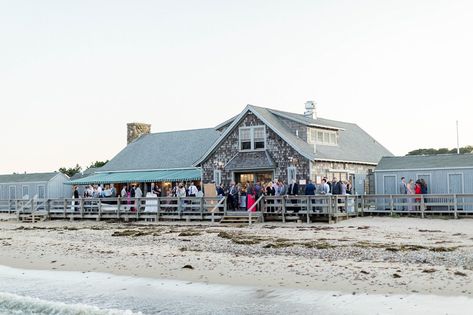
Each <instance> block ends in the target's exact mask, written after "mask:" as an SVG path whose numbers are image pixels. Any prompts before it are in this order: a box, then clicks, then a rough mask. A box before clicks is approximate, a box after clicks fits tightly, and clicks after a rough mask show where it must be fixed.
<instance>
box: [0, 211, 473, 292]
mask: <svg viewBox="0 0 473 315" xmlns="http://www.w3.org/2000/svg"><path fill="white" fill-rule="evenodd" d="M0 250H1V251H0V252H1V256H0V265H5V266H10V267H15V268H24V269H45V270H64V271H82V272H107V273H112V274H117V275H130V276H140V277H153V278H162V279H176V280H185V281H192V282H202V283H217V284H231V285H246V286H255V287H262V288H277V287H284V288H303V289H315V290H324V291H335V292H341V293H349V294H362V293H369V294H412V293H418V294H427V295H430V294H433V295H447V296H466V297H471V296H472V293H473V281H471V278H472V277H473V220H469V219H462V220H442V219H417V218H388V217H364V218H355V219H350V220H347V221H343V222H340V223H337V224H331V225H328V224H325V223H313V224H309V225H308V224H292V223H287V224H281V223H275V224H273V223H267V224H255V225H252V226H250V227H248V226H245V227H228V226H221V225H218V224H216V225H208V224H179V225H177V224H176V223H159V224H151V223H149V224H145V223H141V224H136V223H135V224H125V223H107V222H92V221H89V222H84V221H81V222H79V221H76V222H69V221H50V222H39V223H35V224H28V223H18V222H16V221H13V220H12V219H11V218H10V217H8V216H7V215H3V216H2V217H1V222H0Z"/></svg>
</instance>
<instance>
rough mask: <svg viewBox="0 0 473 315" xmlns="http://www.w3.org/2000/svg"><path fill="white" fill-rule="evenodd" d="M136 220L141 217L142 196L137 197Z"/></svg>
mask: <svg viewBox="0 0 473 315" xmlns="http://www.w3.org/2000/svg"><path fill="white" fill-rule="evenodd" d="M135 208H136V221H138V220H139V219H140V208H141V198H137V199H135Z"/></svg>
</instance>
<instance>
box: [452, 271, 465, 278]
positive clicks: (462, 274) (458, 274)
mask: <svg viewBox="0 0 473 315" xmlns="http://www.w3.org/2000/svg"><path fill="white" fill-rule="evenodd" d="M453 274H454V275H455V276H461V277H466V276H467V274H466V273H464V272H461V271H455V272H454V273H453Z"/></svg>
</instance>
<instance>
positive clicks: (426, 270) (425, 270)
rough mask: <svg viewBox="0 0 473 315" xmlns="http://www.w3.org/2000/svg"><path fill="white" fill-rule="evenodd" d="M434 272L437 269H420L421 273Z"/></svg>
mask: <svg viewBox="0 0 473 315" xmlns="http://www.w3.org/2000/svg"><path fill="white" fill-rule="evenodd" d="M434 272H437V269H435V268H428V269H424V270H422V273H434Z"/></svg>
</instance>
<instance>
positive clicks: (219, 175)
mask: <svg viewBox="0 0 473 315" xmlns="http://www.w3.org/2000/svg"><path fill="white" fill-rule="evenodd" d="M217 179H219V180H217ZM214 183H215V185H217V186H220V184H222V170H217V169H214Z"/></svg>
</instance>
